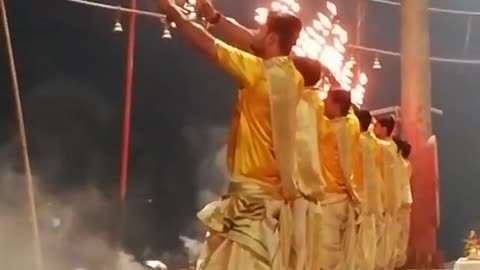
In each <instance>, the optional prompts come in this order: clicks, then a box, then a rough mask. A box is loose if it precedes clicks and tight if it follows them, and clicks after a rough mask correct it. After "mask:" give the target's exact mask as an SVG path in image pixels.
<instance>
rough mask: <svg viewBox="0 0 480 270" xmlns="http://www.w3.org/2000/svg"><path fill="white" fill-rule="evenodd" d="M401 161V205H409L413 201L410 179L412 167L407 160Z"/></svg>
mask: <svg viewBox="0 0 480 270" xmlns="http://www.w3.org/2000/svg"><path fill="white" fill-rule="evenodd" d="M402 161H403V173H404V174H403V175H402V191H401V192H402V205H411V204H412V203H413V198H412V190H411V187H410V179H411V177H412V167H411V165H410V163H409V162H408V161H404V160H402Z"/></svg>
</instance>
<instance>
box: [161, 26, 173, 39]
mask: <svg viewBox="0 0 480 270" xmlns="http://www.w3.org/2000/svg"><path fill="white" fill-rule="evenodd" d="M162 38H163V39H171V38H172V33H171V32H170V29H169V28H168V27H165V28H163V34H162Z"/></svg>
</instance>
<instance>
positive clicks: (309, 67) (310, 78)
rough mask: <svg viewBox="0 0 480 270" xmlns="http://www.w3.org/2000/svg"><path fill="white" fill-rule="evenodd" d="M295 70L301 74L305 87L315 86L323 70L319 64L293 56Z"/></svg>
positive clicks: (315, 61)
mask: <svg viewBox="0 0 480 270" xmlns="http://www.w3.org/2000/svg"><path fill="white" fill-rule="evenodd" d="M293 63H294V64H295V68H296V69H297V70H298V71H299V72H300V74H302V76H303V80H304V81H305V86H315V85H316V84H317V83H318V81H320V79H321V77H322V74H323V70H324V69H325V68H324V66H323V65H322V64H320V62H318V61H317V60H314V59H310V58H308V57H303V56H294V57H293Z"/></svg>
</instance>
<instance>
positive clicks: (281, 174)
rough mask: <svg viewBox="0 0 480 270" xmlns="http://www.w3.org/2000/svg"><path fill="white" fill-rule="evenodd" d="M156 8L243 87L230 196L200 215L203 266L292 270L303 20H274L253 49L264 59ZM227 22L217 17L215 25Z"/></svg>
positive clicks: (165, 4)
mask: <svg viewBox="0 0 480 270" xmlns="http://www.w3.org/2000/svg"><path fill="white" fill-rule="evenodd" d="M158 4H159V9H160V12H162V13H164V14H166V15H167V18H168V19H169V20H170V21H172V22H174V23H175V24H176V26H177V30H178V31H179V32H180V33H181V34H182V35H183V37H184V38H185V39H187V40H188V41H189V42H190V43H191V44H192V45H193V46H195V47H196V48H198V49H200V50H201V51H202V52H203V53H204V54H206V55H207V56H208V57H209V58H211V59H212V60H214V61H215V62H216V63H217V64H218V65H219V66H220V67H222V68H223V69H224V70H226V71H227V72H229V73H230V74H231V75H232V76H233V77H234V78H235V79H236V80H237V81H238V82H239V84H240V86H241V90H240V91H239V94H238V100H237V104H236V108H235V113H234V117H233V118H234V119H233V124H232V128H231V132H230V138H229V141H228V152H227V166H228V169H229V172H230V174H231V179H232V180H231V183H230V187H229V190H228V193H227V195H225V196H224V197H223V198H222V200H219V201H216V202H213V203H211V204H209V205H207V206H206V207H205V208H204V209H203V210H202V211H201V212H200V213H199V214H198V216H199V218H200V219H201V221H202V222H203V223H204V224H205V225H206V227H207V229H208V231H209V237H208V238H207V240H206V243H205V245H206V248H205V253H204V255H205V257H204V258H202V260H203V262H202V263H201V264H200V265H199V268H200V269H206V270H211V269H219V270H236V269H238V270H240V269H242V270H243V269H252V270H255V269H258V270H264V269H265V270H267V269H286V267H285V266H286V265H289V256H290V251H291V250H290V248H291V234H292V228H291V227H292V219H291V214H292V213H291V210H290V206H289V205H288V204H286V203H285V200H293V199H294V197H295V187H294V182H295V180H294V178H295V133H296V106H297V104H298V100H299V96H300V94H301V92H302V91H303V88H304V83H303V79H302V77H301V75H300V74H299V72H298V71H297V70H296V69H295V66H294V64H293V62H292V61H291V59H290V58H289V57H288V55H289V54H290V52H291V48H292V47H293V45H294V44H295V42H296V40H297V38H298V36H299V33H300V30H301V28H302V24H301V21H300V20H299V19H298V18H297V17H295V16H293V15H290V14H281V13H271V14H269V16H268V19H267V23H266V24H265V25H264V26H262V27H261V28H260V29H258V31H256V33H255V35H254V38H253V40H252V43H251V48H252V49H254V51H255V52H256V54H257V55H259V56H261V57H258V56H255V55H253V54H249V53H247V52H245V51H242V50H240V49H237V48H235V47H232V46H230V45H227V44H226V43H224V42H222V41H220V40H218V39H215V38H214V37H212V36H211V35H210V34H209V33H208V32H207V31H206V30H204V29H203V28H202V27H200V26H198V25H197V24H195V23H193V22H190V21H189V20H188V19H187V18H186V16H185V15H184V14H183V13H182V11H181V9H180V8H179V7H177V6H176V5H175V4H174V3H173V1H171V0H158ZM221 18H222V16H221V14H216V15H215V18H214V19H212V20H211V21H210V23H212V24H215V23H216V22H218V21H219V20H221Z"/></svg>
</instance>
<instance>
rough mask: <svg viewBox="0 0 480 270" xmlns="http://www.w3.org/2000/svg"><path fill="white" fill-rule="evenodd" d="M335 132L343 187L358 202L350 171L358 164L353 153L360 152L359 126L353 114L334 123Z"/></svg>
mask: <svg viewBox="0 0 480 270" xmlns="http://www.w3.org/2000/svg"><path fill="white" fill-rule="evenodd" d="M335 132H336V137H337V145H338V154H339V157H340V164H341V166H342V171H343V174H344V178H345V185H346V187H347V189H348V192H349V194H350V196H352V197H353V198H352V199H354V200H358V195H357V192H356V187H355V183H354V181H353V173H352V170H353V165H354V164H355V162H358V159H357V157H358V155H354V154H353V153H355V152H358V151H360V149H359V140H360V124H359V122H358V119H357V118H356V116H355V115H354V114H353V112H350V113H349V114H348V115H347V117H346V119H344V121H338V122H336V123H335Z"/></svg>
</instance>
